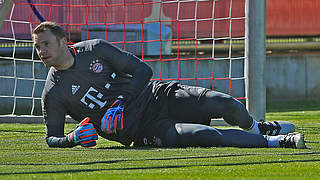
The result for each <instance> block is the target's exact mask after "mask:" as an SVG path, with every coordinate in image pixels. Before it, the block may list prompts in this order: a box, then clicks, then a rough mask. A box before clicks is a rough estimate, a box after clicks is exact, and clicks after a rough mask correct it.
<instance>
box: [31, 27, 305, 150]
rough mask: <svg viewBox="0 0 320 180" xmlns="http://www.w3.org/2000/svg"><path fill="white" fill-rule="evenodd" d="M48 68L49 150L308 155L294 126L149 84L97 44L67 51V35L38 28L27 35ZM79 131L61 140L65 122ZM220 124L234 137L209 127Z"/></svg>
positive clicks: (132, 59) (200, 94) (190, 90)
mask: <svg viewBox="0 0 320 180" xmlns="http://www.w3.org/2000/svg"><path fill="white" fill-rule="evenodd" d="M32 37H33V41H34V45H35V47H36V50H37V53H38V55H39V57H40V59H41V60H42V61H43V63H44V65H45V66H47V67H50V70H49V72H48V75H47V79H46V83H45V87H44V90H43V94H42V106H43V115H44V121H45V125H46V141H47V144H48V145H49V146H50V147H61V148H63V147H74V146H76V145H81V146H83V147H92V146H95V145H96V140H97V139H98V135H99V136H101V137H103V138H106V139H108V140H113V141H117V142H120V143H122V144H123V145H125V146H130V145H131V144H133V145H134V146H152V147H187V146H200V147H211V146H222V147H289V148H305V142H304V137H303V135H302V134H296V133H292V132H294V130H295V128H294V125H293V124H291V123H289V122H286V121H282V122H276V121H275V122H258V121H256V120H254V119H253V118H252V117H251V116H250V115H249V113H248V112H247V110H246V108H245V107H244V105H243V104H242V103H240V102H239V101H238V100H236V99H234V98H233V97H231V96H229V95H226V94H223V93H220V92H216V91H212V90H210V89H206V88H203V87H196V86H188V85H182V84H180V83H178V82H175V81H170V82H162V81H150V79H151V77H152V70H151V68H150V67H149V66H148V65H147V64H145V63H144V62H142V61H141V60H140V59H139V58H137V57H136V56H134V55H132V54H131V53H129V52H126V51H122V50H120V49H118V48H117V47H115V46H113V45H111V44H109V43H108V42H106V41H104V40H100V39H94V40H87V41H83V42H80V43H77V44H74V45H72V46H68V45H67V40H66V37H65V32H64V31H63V29H62V28H61V27H60V26H59V25H57V24H56V23H53V22H43V23H41V24H40V25H38V26H37V27H36V28H35V29H34V30H33V32H32ZM66 115H70V116H71V117H72V118H73V119H75V120H76V121H79V122H80V123H79V124H78V126H77V127H76V129H75V130H74V131H72V132H71V133H69V134H67V135H65V134H64V123H65V116H66ZM212 118H223V119H224V120H225V121H226V122H227V123H229V124H231V125H237V126H239V127H240V128H242V129H243V130H238V129H216V128H213V127H210V126H209V124H210V121H211V119H212Z"/></svg>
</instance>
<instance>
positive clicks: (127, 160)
mask: <svg viewBox="0 0 320 180" xmlns="http://www.w3.org/2000/svg"><path fill="white" fill-rule="evenodd" d="M260 155H289V156H300V155H320V152H303V153H279V154H274V153H248V154H226V155H213V156H187V157H167V158H145V159H120V160H110V161H93V162H83V163H0V164H1V165H18V166H48V165H57V166H61V165H72V166H74V165H93V164H112V163H119V162H134V161H164V160H183V159H206V158H221V157H240V156H260ZM317 161H320V159H312V160H308V159H305V160H279V161H264V162H261V161H259V162H245V163H222V164H212V165H206V164H204V165H176V166H154V167H131V168H109V169H72V170H60V171H34V172H12V173H0V176H1V175H15V174H16V175H17V174H43V173H76V172H94V171H114V170H142V169H170V168H182V167H196V166H239V165H255V164H270V163H291V162H317Z"/></svg>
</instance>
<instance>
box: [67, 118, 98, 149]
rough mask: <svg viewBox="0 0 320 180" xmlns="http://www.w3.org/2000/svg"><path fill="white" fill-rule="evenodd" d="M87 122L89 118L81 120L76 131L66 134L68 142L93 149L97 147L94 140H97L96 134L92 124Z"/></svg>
mask: <svg viewBox="0 0 320 180" xmlns="http://www.w3.org/2000/svg"><path fill="white" fill-rule="evenodd" d="M89 121H90V118H89V117H87V118H85V119H84V120H82V121H81V122H80V123H79V124H78V125H77V127H76V129H75V130H74V131H72V132H71V133H70V134H68V140H69V141H70V142H74V143H75V144H77V145H78V144H80V145H81V146H82V147H93V146H95V145H97V142H96V140H97V139H98V134H97V132H96V130H95V129H94V127H93V124H92V123H89Z"/></svg>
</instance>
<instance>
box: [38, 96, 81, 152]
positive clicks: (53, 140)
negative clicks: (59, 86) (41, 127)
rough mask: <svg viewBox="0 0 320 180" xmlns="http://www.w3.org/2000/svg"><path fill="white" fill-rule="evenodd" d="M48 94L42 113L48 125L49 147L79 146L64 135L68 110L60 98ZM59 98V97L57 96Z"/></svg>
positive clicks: (44, 97)
mask: <svg viewBox="0 0 320 180" xmlns="http://www.w3.org/2000/svg"><path fill="white" fill-rule="evenodd" d="M53 96H54V95H53V94H52V93H49V92H46V93H44V95H43V101H42V111H43V116H44V122H45V125H46V141H47V144H48V146H49V147H59V148H70V147H74V146H76V145H77V144H76V143H73V142H72V141H69V140H68V138H67V137H66V136H65V135H64V123H65V115H66V110H65V107H64V105H63V104H64V103H59V101H58V99H59V98H58V97H56V98H53ZM56 96H58V95H56Z"/></svg>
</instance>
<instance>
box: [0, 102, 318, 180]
mask: <svg viewBox="0 0 320 180" xmlns="http://www.w3.org/2000/svg"><path fill="white" fill-rule="evenodd" d="M267 112H268V113H267V121H272V120H289V121H291V122H293V123H295V124H296V127H297V131H298V132H301V133H304V134H305V138H306V141H307V143H306V145H307V147H308V149H302V150H298V149H282V148H263V149H258V148H253V149H247V148H171V149H170V148H168V149H165V148H160V149H159V148H140V149H134V148H124V147H122V146H120V145H119V144H117V143H114V142H110V141H107V140H105V139H102V138H100V139H99V140H98V145H97V146H96V147H94V148H89V149H85V148H82V147H76V148H71V149H58V148H48V147H47V145H46V143H45V140H44V132H45V129H44V125H43V124H0V179H268V180H269V179H320V144H319V141H320V102H294V103H277V104H271V105H268V108H267ZM74 127H75V125H74V124H67V125H66V132H68V131H70V130H72V129H73V128H74Z"/></svg>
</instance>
